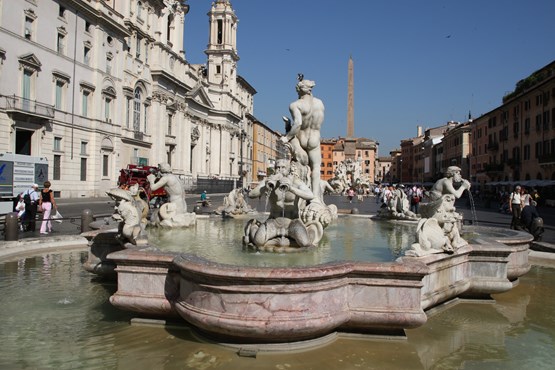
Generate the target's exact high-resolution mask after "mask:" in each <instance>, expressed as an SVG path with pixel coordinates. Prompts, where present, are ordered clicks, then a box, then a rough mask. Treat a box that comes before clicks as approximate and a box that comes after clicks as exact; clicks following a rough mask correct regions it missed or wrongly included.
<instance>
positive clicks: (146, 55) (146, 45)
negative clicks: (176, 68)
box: [145, 43, 172, 64]
mask: <svg viewBox="0 0 555 370" xmlns="http://www.w3.org/2000/svg"><path fill="white" fill-rule="evenodd" d="M171 60H172V59H171V58H170V63H171ZM145 63H146V64H148V44H147V43H145Z"/></svg>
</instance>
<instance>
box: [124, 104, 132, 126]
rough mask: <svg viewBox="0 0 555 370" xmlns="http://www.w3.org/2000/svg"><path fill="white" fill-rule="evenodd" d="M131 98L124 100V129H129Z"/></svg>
mask: <svg viewBox="0 0 555 370" xmlns="http://www.w3.org/2000/svg"><path fill="white" fill-rule="evenodd" d="M131 100H132V99H131V98H130V97H126V98H125V127H127V128H129V120H130V117H131Z"/></svg>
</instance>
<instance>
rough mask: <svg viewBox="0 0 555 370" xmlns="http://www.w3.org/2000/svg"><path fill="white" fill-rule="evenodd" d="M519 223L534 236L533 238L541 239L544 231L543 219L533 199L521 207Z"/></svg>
mask: <svg viewBox="0 0 555 370" xmlns="http://www.w3.org/2000/svg"><path fill="white" fill-rule="evenodd" d="M520 223H521V225H522V227H523V228H524V229H525V230H526V231H528V232H529V233H530V234H532V235H533V236H534V240H541V237H542V234H543V232H544V228H543V219H542V218H541V217H540V214H539V213H538V210H537V209H536V202H535V201H532V202H530V204H529V205H527V206H524V208H522V212H521V214H520Z"/></svg>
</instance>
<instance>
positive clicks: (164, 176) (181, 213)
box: [147, 163, 196, 228]
mask: <svg viewBox="0 0 555 370" xmlns="http://www.w3.org/2000/svg"><path fill="white" fill-rule="evenodd" d="M158 168H159V169H160V174H161V177H160V178H156V176H155V175H154V174H152V173H151V174H149V175H148V176H147V180H148V182H149V183H150V189H151V190H152V191H156V190H158V189H160V188H162V187H163V188H164V190H165V191H166V193H167V194H168V198H169V202H167V203H164V204H162V205H161V206H160V208H159V209H158V210H156V211H155V212H154V213H153V215H152V221H153V222H152V224H154V225H155V226H161V227H170V228H173V227H188V226H191V225H194V224H195V222H196V215H195V214H194V213H187V203H186V202H185V190H184V189H183V184H182V183H181V181H180V180H179V177H178V176H177V175H174V174H173V173H172V171H171V167H170V165H169V164H167V163H161V164H159V165H158Z"/></svg>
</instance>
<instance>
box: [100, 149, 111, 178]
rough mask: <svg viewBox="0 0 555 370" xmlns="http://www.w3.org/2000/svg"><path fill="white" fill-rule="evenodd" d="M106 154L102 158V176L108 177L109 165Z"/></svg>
mask: <svg viewBox="0 0 555 370" xmlns="http://www.w3.org/2000/svg"><path fill="white" fill-rule="evenodd" d="M109 158H110V157H109V156H108V154H104V155H103V156H102V176H104V177H108V164H109Z"/></svg>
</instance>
